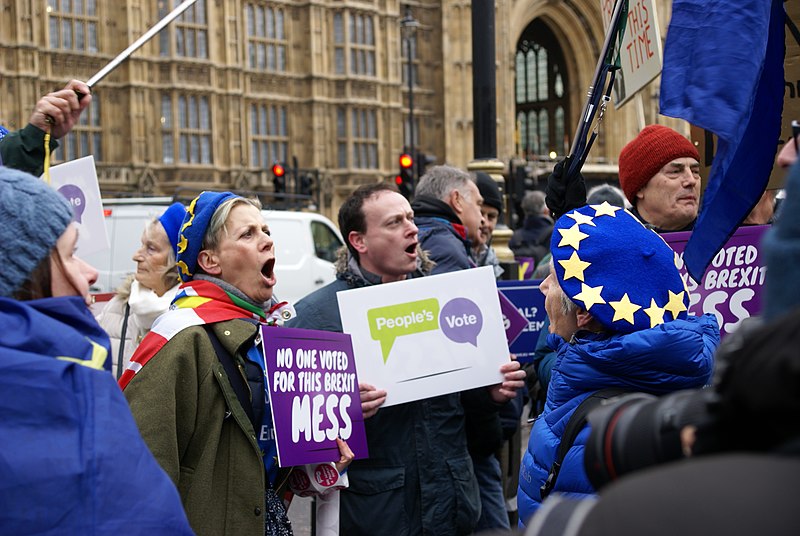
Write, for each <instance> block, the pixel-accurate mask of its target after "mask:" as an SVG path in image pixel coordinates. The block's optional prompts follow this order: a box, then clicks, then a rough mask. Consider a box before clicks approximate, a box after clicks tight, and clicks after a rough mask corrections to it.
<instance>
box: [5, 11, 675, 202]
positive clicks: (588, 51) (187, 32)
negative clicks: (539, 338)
mask: <svg viewBox="0 0 800 536" xmlns="http://www.w3.org/2000/svg"><path fill="white" fill-rule="evenodd" d="M172 1H173V4H172V5H175V4H177V2H175V0H172ZM600 3H601V2H600V0H560V1H558V2H554V1H551V0H496V1H495V12H496V52H497V147H498V155H497V157H498V159H499V160H500V161H501V162H504V163H505V164H506V168H508V163H509V161H511V160H512V159H514V158H518V157H519V156H520V155H518V154H517V147H516V145H515V143H516V141H515V140H516V139H517V138H516V136H517V135H516V133H515V96H514V95H515V93H514V90H515V89H514V88H515V51H516V47H517V42H518V41H519V39H520V35H521V34H522V32H523V31H524V30H525V28H526V27H527V26H528V25H529V24H530V23H531V21H533V20H535V19H540V20H541V21H543V22H544V23H545V24H547V25H548V27H549V28H550V29H551V30H552V31H553V33H554V34H555V36H556V38H557V41H558V43H559V45H560V47H561V49H562V51H563V54H564V61H565V64H566V69H567V79H568V80H569V82H568V86H567V88H566V90H567V92H568V94H569V102H570V105H569V110H570V112H569V116H568V117H567V118H566V123H567V131H568V132H570V133H571V131H572V130H574V125H575V124H577V114H578V113H579V111H580V109H581V106H582V104H583V100H584V98H585V93H586V88H587V87H588V85H589V80H590V78H591V76H592V74H593V73H594V67H595V63H596V61H597V56H598V53H599V49H600V46H601V45H602V42H603V39H604V32H603V29H602V19H601V15H600ZM656 3H657V5H658V7H659V11H660V23H661V26H662V35H663V29H664V28H665V27H666V22H667V20H668V14H669V7H670V4H671V2H670V1H669V0H656ZM169 5H170V4H169V0H114V1H110V0H47V1H42V0H36V1H34V0H0V8H2V12H3V17H0V35H2V36H3V39H2V40H1V41H0V87H2V89H3V95H4V96H3V98H2V99H0V124H4V125H5V126H6V127H8V128H9V129H14V128H21V127H22V126H24V124H25V122H26V121H27V117H28V115H29V114H30V111H31V109H32V107H33V105H34V103H35V102H36V100H37V99H38V98H39V97H40V96H41V95H43V94H45V93H47V92H49V91H52V90H54V89H57V88H60V87H63V85H64V83H66V81H67V80H69V79H71V78H79V79H83V80H86V79H88V78H89V77H90V76H92V75H93V74H94V73H95V72H96V71H97V70H99V69H100V68H101V67H102V66H103V65H104V64H105V63H106V62H108V61H109V60H111V59H112V58H113V57H114V56H115V55H116V54H117V53H118V52H119V51H121V50H123V49H125V48H126V47H127V46H128V44H130V43H131V42H133V41H134V40H135V39H136V38H137V37H138V36H140V35H141V34H143V33H144V32H145V31H146V30H147V29H148V28H149V27H151V26H152V25H153V24H154V23H155V22H156V21H157V20H158V19H159V18H160V17H161V16H163V14H164V13H166V12H168V11H169ZM407 6H408V7H410V9H411V13H412V14H413V16H414V18H416V19H417V20H418V21H419V23H420V26H419V28H418V29H417V32H416V38H415V52H414V53H413V56H414V58H415V61H414V67H415V69H416V71H415V73H416V74H415V78H416V84H415V85H414V95H413V96H414V115H415V119H416V121H415V122H416V125H417V128H416V136H415V147H416V148H417V150H419V151H421V152H422V153H424V154H427V155H432V156H435V158H436V162H437V163H448V164H452V165H456V166H460V167H464V168H466V167H467V166H468V165H469V164H470V162H471V161H472V159H473V147H472V144H473V133H472V78H471V76H472V75H471V72H472V65H471V38H472V29H471V2H470V1H469V0H443V1H439V0H404V1H402V2H401V1H400V0H314V1H303V0H282V1H281V0H275V1H263V0H251V1H245V0H198V3H197V4H196V5H195V7H194V8H190V9H192V10H194V11H192V12H191V16H188V15H184V16H183V18H182V19H179V20H178V21H175V22H174V23H173V24H172V25H170V27H169V28H168V29H167V30H166V31H165V32H164V33H162V34H161V35H159V36H156V37H155V38H154V39H153V40H152V41H150V42H149V43H147V44H146V45H145V46H144V47H143V48H142V49H141V50H139V51H138V52H136V53H135V54H134V56H133V57H132V58H131V59H130V60H129V61H127V62H126V63H124V64H123V65H122V66H120V67H119V68H118V69H117V70H115V71H114V72H113V73H112V74H110V75H109V76H108V77H107V78H106V79H104V80H102V81H101V82H100V83H99V84H98V85H97V86H96V87H95V88H94V93H95V95H96V97H97V100H98V102H99V106H98V108H97V109H96V110H95V114H94V115H95V116H96V117H89V118H87V120H86V123H87V124H85V125H81V126H79V127H78V128H77V129H76V130H75V136H74V137H73V138H70V139H69V140H65V143H64V144H63V145H64V146H63V147H62V148H60V149H59V150H58V151H57V154H56V158H55V159H56V161H57V162H58V161H60V160H64V159H69V158H73V157H77V156H81V155H82V154H87V153H92V152H93V153H94V154H95V155H96V157H97V158H96V159H97V161H98V162H97V167H98V173H99V176H100V181H101V188H102V189H103V191H104V194H106V195H113V194H114V193H116V192H126V193H129V194H130V193H137V192H139V193H161V194H164V193H167V194H170V193H173V192H174V191H175V190H176V189H177V188H180V187H184V188H197V189H200V188H218V189H222V188H225V189H227V188H239V189H249V190H257V191H270V190H271V189H272V176H271V172H270V166H271V163H272V161H274V160H284V161H285V162H286V165H287V167H290V168H291V166H292V163H293V157H294V158H296V159H297V164H298V167H299V168H301V169H308V170H316V171H317V172H318V173H319V181H318V183H317V185H316V189H317V190H318V191H319V192H320V203H319V207H318V208H319V210H320V211H321V212H322V213H324V214H326V215H327V216H329V217H333V216H334V215H335V212H336V210H337V209H338V206H339V204H340V203H341V200H342V199H343V198H344V197H346V196H347V195H348V194H349V192H350V191H352V189H353V188H355V187H356V186H358V185H359V184H363V183H366V182H372V181H376V180H391V178H393V177H394V175H395V174H396V173H397V171H398V156H399V154H400V153H401V152H402V151H403V150H404V145H405V144H406V142H407V139H406V137H405V125H406V121H407V118H408V93H409V92H408V87H407V82H406V80H407V79H406V77H405V76H404V74H403V71H404V69H405V68H406V65H407V63H406V62H405V55H404V50H405V49H404V48H401V45H403V44H404V43H405V42H404V41H403V40H402V36H401V28H400V24H399V21H400V19H401V18H402V17H403V16H404V14H405V9H406V7H407ZM656 115H657V83H654V84H651V86H649V87H648V88H646V89H645V90H644V91H643V93H642V99H641V106H640V107H639V106H637V103H635V102H631V103H629V104H627V105H626V106H625V107H623V108H622V109H620V110H613V107H612V109H611V110H610V111H609V113H608V114H607V116H606V117H607V119H606V121H605V123H604V127H603V134H602V135H601V137H600V138H599V141H598V143H597V145H596V147H595V148H594V149H593V151H592V155H591V157H590V161H589V164H610V165H611V167H610V168H607V171H608V170H610V175H611V176H613V169H614V168H613V165H614V164H615V162H616V159H617V155H618V154H619V150H620V149H621V147H622V146H623V145H624V144H625V143H626V142H627V141H628V140H629V139H630V138H631V137H633V136H634V135H635V133H636V132H637V131H638V128H639V127H638V125H639V122H640V120H641V118H643V119H644V122H645V123H652V122H654V121H659V122H661V123H666V124H670V125H671V126H676V125H682V124H681V123H678V122H672V121H670V120H666V118H663V117H656ZM679 128H684V129H685V126H680V127H679ZM687 133H688V130H687ZM276 155H277V156H276ZM540 165H541V167H542V168H543V169H544V168H546V167H547V166H551V165H552V162H545V163H542V164H540ZM606 174H607V175H608V174H609V173H608V172H607V173H606Z"/></svg>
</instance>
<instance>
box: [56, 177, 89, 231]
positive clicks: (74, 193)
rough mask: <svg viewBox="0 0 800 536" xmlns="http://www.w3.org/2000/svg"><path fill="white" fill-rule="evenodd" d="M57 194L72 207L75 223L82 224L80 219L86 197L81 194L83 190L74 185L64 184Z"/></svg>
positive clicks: (84, 208) (84, 207)
mask: <svg viewBox="0 0 800 536" xmlns="http://www.w3.org/2000/svg"><path fill="white" fill-rule="evenodd" d="M58 193H60V194H61V195H63V196H64V197H65V198H66V200H67V201H69V204H70V205H72V210H73V211H74V212H75V221H76V222H78V223H83V222H81V218H82V217H83V211H84V210H86V196H85V195H84V194H83V190H81V189H80V188H79V187H77V186H75V185H74V184H65V185H64V186H62V187H61V188H59V189H58Z"/></svg>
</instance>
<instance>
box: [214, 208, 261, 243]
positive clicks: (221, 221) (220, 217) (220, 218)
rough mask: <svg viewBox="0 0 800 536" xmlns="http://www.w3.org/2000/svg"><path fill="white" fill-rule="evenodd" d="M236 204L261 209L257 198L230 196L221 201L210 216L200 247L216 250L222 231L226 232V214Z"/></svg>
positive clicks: (227, 214)
mask: <svg viewBox="0 0 800 536" xmlns="http://www.w3.org/2000/svg"><path fill="white" fill-rule="evenodd" d="M237 205H252V206H254V207H256V208H257V209H258V210H261V202H260V201H259V200H258V199H247V198H244V197H232V198H230V199H227V200H225V201H223V202H222V204H221V205H220V206H218V207H217V210H215V211H214V215H213V216H211V221H210V222H208V229H206V235H205V236H204V237H203V247H202V249H211V250H216V249H217V246H219V243H220V242H221V241H222V233H225V234H226V235H227V234H228V230H227V229H226V228H225V222H226V221H228V216H230V215H231V210H233V207H235V206H237Z"/></svg>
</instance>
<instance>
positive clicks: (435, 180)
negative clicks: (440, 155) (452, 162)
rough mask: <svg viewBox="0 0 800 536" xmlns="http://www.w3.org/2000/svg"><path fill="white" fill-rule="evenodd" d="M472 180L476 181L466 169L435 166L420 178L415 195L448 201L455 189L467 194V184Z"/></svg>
mask: <svg viewBox="0 0 800 536" xmlns="http://www.w3.org/2000/svg"><path fill="white" fill-rule="evenodd" d="M470 182H472V183H475V179H474V178H473V177H470V175H469V173H467V172H466V171H463V170H460V169H458V168H455V167H452V166H433V167H432V168H430V169H428V171H427V172H426V173H425V175H423V176H422V178H421V179H420V180H419V184H417V188H416V190H415V192H414V195H418V196H422V195H424V196H428V197H433V198H436V199H438V200H440V201H447V198H448V197H449V196H450V192H452V191H453V190H458V191H459V192H461V193H462V194H464V195H465V196H467V195H468V191H467V184H468V183H470Z"/></svg>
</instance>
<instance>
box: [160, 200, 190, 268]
mask: <svg viewBox="0 0 800 536" xmlns="http://www.w3.org/2000/svg"><path fill="white" fill-rule="evenodd" d="M185 216H186V207H184V206H183V205H182V204H180V203H172V204H171V205H170V206H169V207H168V208H167V210H165V211H164V214H162V215H161V217H160V218H158V221H159V222H160V223H161V226H162V227H164V230H165V231H166V232H167V238H168V239H169V243H170V245H171V246H172V250H173V251H174V252H175V256H176V257H177V256H178V239H179V238H180V233H181V225H182V224H183V218H184V217H185Z"/></svg>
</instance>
